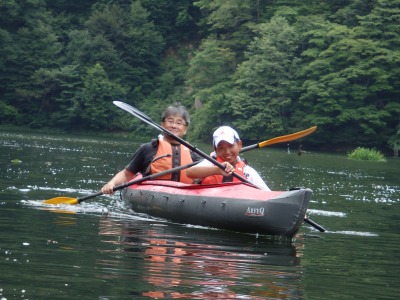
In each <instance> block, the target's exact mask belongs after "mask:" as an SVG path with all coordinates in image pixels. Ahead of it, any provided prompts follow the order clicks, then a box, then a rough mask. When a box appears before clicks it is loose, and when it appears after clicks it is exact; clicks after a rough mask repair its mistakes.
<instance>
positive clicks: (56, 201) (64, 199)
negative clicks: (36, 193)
mask: <svg viewBox="0 0 400 300" xmlns="http://www.w3.org/2000/svg"><path fill="white" fill-rule="evenodd" d="M43 203H44V204H78V199H76V198H69V197H56V198H51V199H49V200H45V201H44V202H43Z"/></svg>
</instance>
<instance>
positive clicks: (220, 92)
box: [0, 0, 400, 150]
mask: <svg viewBox="0 0 400 300" xmlns="http://www.w3.org/2000/svg"><path fill="white" fill-rule="evenodd" d="M0 10H1V11H2V18H1V19H0V70H1V71H0V123H1V124H11V125H16V126H24V127H31V128H61V129H63V130H71V131H73V130H87V129H91V130H97V131H109V132H113V131H124V130H129V131H132V133H133V134H136V135H142V136H143V135H146V134H149V133H151V130H150V129H149V128H147V127H146V126H145V125H143V124H140V122H138V121H137V120H133V119H132V118H131V116H127V115H126V114H124V113H123V112H120V111H118V108H116V107H115V106H113V105H112V101H113V100H122V101H124V102H127V103H130V104H132V105H134V106H136V107H138V108H139V109H142V110H143V111H145V112H146V113H147V114H149V115H150V116H151V117H152V118H153V119H154V120H159V116H160V113H161V111H162V110H163V109H164V108H165V107H166V106H167V105H168V104H170V103H173V102H176V101H178V102H181V103H182V104H184V105H185V106H186V107H187V108H188V109H189V110H190V112H191V115H192V125H191V127H190V130H189V132H188V138H189V139H192V140H196V139H197V140H203V141H209V140H210V136H211V134H212V132H213V130H214V128H215V127H217V126H219V125H223V124H224V125H231V126H234V127H235V128H236V129H237V130H238V131H239V132H240V133H241V135H242V136H243V137H244V139H245V140H248V141H262V140H266V139H268V138H272V137H275V136H279V135H285V134H289V133H292V132H295V131H299V130H302V129H305V128H308V127H311V126H314V125H317V126H318V130H317V132H316V133H314V134H313V135H312V136H310V137H308V138H307V143H309V144H310V146H313V147H316V148H319V149H326V148H327V147H330V149H348V148H349V147H355V146H366V147H370V148H371V147H374V148H378V149H382V150H389V149H393V150H396V149H398V147H399V146H400V118H399V116H400V101H399V100H398V98H399V94H400V84H399V82H400V24H399V22H398V20H399V19H400V0H392V1H383V0H345V1H331V0H319V1H315V0H304V1H290V0H274V1H271V0H229V1H226V0H174V1H168V0H86V1H64V0H32V1H24V0H9V1H1V2H0Z"/></svg>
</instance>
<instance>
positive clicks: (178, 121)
mask: <svg viewBox="0 0 400 300" xmlns="http://www.w3.org/2000/svg"><path fill="white" fill-rule="evenodd" d="M162 127H163V128H165V129H167V130H168V131H170V132H171V133H173V134H175V135H177V136H179V137H180V138H182V137H183V136H184V135H185V134H186V132H187V127H188V124H187V123H186V121H185V120H184V118H183V117H182V116H180V115H169V116H167V117H165V118H164V120H163V122H162ZM164 138H165V139H166V140H168V141H170V140H171V141H172V140H174V139H172V138H171V137H169V136H168V135H165V136H164Z"/></svg>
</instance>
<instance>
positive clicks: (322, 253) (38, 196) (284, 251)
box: [0, 132, 400, 299]
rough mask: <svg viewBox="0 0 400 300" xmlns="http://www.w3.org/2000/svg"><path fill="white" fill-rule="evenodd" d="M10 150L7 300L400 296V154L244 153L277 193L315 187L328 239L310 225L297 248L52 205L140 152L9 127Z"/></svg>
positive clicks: (2, 198) (3, 281)
mask: <svg viewBox="0 0 400 300" xmlns="http://www.w3.org/2000/svg"><path fill="white" fill-rule="evenodd" d="M266 138H268V137H266ZM0 141H1V142H0V167H1V169H0V175H1V176H0V232H1V233H0V236H1V239H0V269H1V275H0V299H17V298H18V299H71V298H80V299H162V298H165V299H171V298H181V299H217V298H218V299H333V298H334V299H365V298H368V299H397V298H398V294H399V292H400V289H399V288H398V287H397V285H398V282H399V279H400V276H399V272H398V270H399V268H400V257H399V256H400V255H399V254H398V249H399V246H400V238H399V234H398V231H397V230H396V229H397V228H396V226H397V225H398V223H399V220H400V210H399V202H400V182H399V175H400V160H399V159H395V158H388V162H387V163H374V162H359V161H350V160H348V159H347V158H346V156H345V155H333V154H323V153H312V152H307V153H303V154H302V155H301V156H299V155H297V153H296V152H292V153H291V154H288V153H287V151H286V145H282V148H274V149H271V148H264V149H259V150H253V151H250V152H247V153H245V155H244V156H245V157H246V158H247V159H248V160H249V162H250V163H251V165H253V166H254V167H255V168H256V169H257V170H258V171H259V172H260V173H261V175H262V176H263V178H264V179H265V181H266V182H267V183H268V185H269V186H270V187H271V188H272V189H274V190H280V189H285V190H286V189H287V188H290V187H298V186H304V187H308V188H311V189H312V190H313V191H314V195H313V199H312V202H311V203H310V207H309V210H308V215H309V216H310V217H311V218H312V219H313V220H314V221H316V222H317V223H319V224H321V225H323V226H324V227H325V228H327V229H328V231H327V232H325V233H320V232H318V231H316V230H315V229H314V228H311V227H309V226H308V225H306V224H304V225H303V227H302V228H301V230H300V232H299V233H298V234H297V235H296V236H295V238H294V239H293V240H287V239H282V238H277V237H270V236H256V235H251V234H243V233H236V232H231V231H225V230H218V229H212V228H205V227H198V226H191V225H189V224H175V223H172V222H170V221H168V220H162V219H154V218H151V217H150V216H146V215H139V214H135V213H134V212H132V211H130V210H129V209H128V208H127V207H125V205H124V203H123V202H122V201H121V200H120V199H119V197H118V194H116V195H115V196H100V197H97V198H94V199H91V200H88V201H86V202H83V203H81V204H79V205H74V206H71V205H68V206H67V205H64V206H56V207H54V206H51V207H49V206H45V205H43V203H42V201H43V200H45V199H50V198H53V197H57V196H68V197H73V198H76V197H81V196H84V195H88V194H91V193H94V192H96V191H97V190H98V189H99V188H100V187H101V186H102V185H103V184H104V183H105V182H106V181H107V180H109V179H110V178H111V176H113V174H115V173H116V172H117V171H119V170H120V169H122V168H123V167H124V166H125V164H126V163H127V162H128V161H129V158H130V156H131V155H132V153H133V151H134V150H135V149H136V147H137V146H138V145H137V144H135V143H133V142H131V141H127V140H117V139H115V140H114V139H104V138H103V139H100V138H96V137H86V138H82V137H74V136H67V135H62V136H61V135H40V134H15V133H8V132H1V133H0ZM199 147H201V149H202V150H203V151H205V152H209V151H210V150H211V148H209V147H208V146H204V145H201V146H199ZM303 149H305V150H306V145H304V146H303Z"/></svg>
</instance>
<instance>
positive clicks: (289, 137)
mask: <svg viewBox="0 0 400 300" xmlns="http://www.w3.org/2000/svg"><path fill="white" fill-rule="evenodd" d="M113 103H114V104H115V105H116V106H118V107H119V108H122V109H123V110H125V111H127V112H129V113H130V114H132V115H134V116H135V117H137V118H138V119H140V120H142V121H143V122H145V123H147V124H149V125H150V126H153V127H154V128H156V129H157V130H160V131H162V132H163V133H165V134H167V135H169V136H170V137H171V138H173V139H174V140H176V141H178V142H179V143H181V144H182V145H185V146H186V147H187V148H189V149H190V150H192V151H193V152H196V153H197V154H199V155H200V156H202V157H203V158H205V159H207V160H208V161H210V162H212V163H213V164H214V165H216V166H218V167H219V168H221V169H222V170H224V169H225V167H224V165H222V164H221V163H220V162H218V161H217V160H215V159H213V158H212V157H210V156H209V155H207V154H206V153H204V152H202V151H201V150H199V149H198V148H196V147H195V146H192V145H191V144H189V143H188V142H186V141H185V140H184V139H182V138H180V137H178V136H176V135H174V134H173V133H172V132H170V131H169V130H167V129H165V128H164V127H162V126H161V125H159V124H157V123H156V122H154V121H153V120H152V119H151V118H150V117H149V116H147V115H146V114H144V113H143V112H141V111H140V110H138V109H136V108H134V107H133V106H131V105H129V104H126V103H124V102H121V101H113ZM316 128H317V127H316V126H314V127H311V128H309V129H306V130H303V131H300V132H298V133H293V134H289V135H287V136H282V137H277V138H274V139H270V140H267V141H265V142H262V143H259V144H257V145H255V146H250V148H249V149H248V150H251V149H255V148H261V147H265V146H267V145H271V144H275V143H279V142H285V141H290V140H294V139H296V136H297V138H300V137H303V136H306V135H308V134H310V133H312V132H313V131H315V129H316ZM260 144H261V146H260ZM232 175H233V176H234V177H236V178H238V179H240V180H241V181H243V182H246V183H248V184H250V185H252V186H254V185H253V184H252V183H251V182H249V181H248V180H247V179H246V178H244V177H242V176H240V175H239V174H236V173H232ZM304 221H305V222H307V223H308V224H310V225H311V226H313V227H314V228H316V229H318V230H319V231H321V232H324V231H325V229H324V228H323V227H322V226H320V225H318V224H317V223H315V222H313V221H311V220H310V219H308V218H304Z"/></svg>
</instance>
